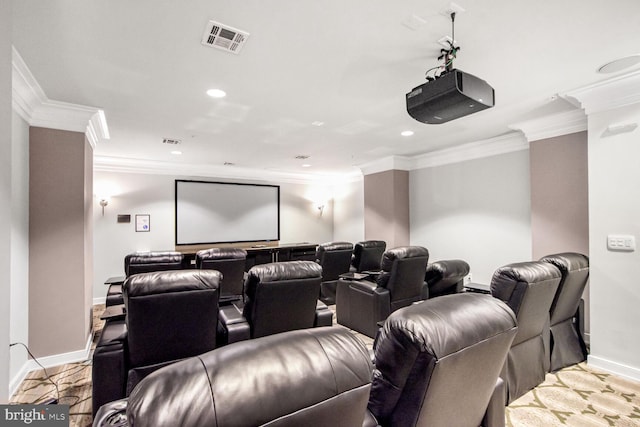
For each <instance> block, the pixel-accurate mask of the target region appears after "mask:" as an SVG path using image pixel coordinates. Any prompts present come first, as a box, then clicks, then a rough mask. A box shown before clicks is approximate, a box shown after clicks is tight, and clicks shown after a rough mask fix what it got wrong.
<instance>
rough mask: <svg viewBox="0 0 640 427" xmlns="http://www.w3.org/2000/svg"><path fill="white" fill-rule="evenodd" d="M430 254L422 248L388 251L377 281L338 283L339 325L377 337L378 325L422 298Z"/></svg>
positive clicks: (383, 258)
mask: <svg viewBox="0 0 640 427" xmlns="http://www.w3.org/2000/svg"><path fill="white" fill-rule="evenodd" d="M428 260H429V251H428V250H427V249H426V248H423V247H422V246H404V247H399V248H394V249H390V250H388V251H386V252H385V253H384V255H383V256H382V263H381V268H382V271H381V272H380V274H379V275H377V278H376V279H375V282H373V281H369V280H344V279H340V280H339V281H338V288H337V295H336V317H337V321H338V323H340V324H341V325H344V326H346V327H348V328H351V329H354V330H356V331H358V332H360V333H362V334H365V335H367V336H369V337H371V338H374V337H375V335H376V333H377V331H378V322H380V321H382V320H384V319H386V318H387V317H388V316H389V314H391V313H392V312H394V311H395V310H397V309H399V308H402V307H405V306H407V305H409V304H412V303H414V302H416V301H420V300H421V299H422V294H423V292H424V291H423V287H426V286H427V285H426V283H425V282H424V274H425V269H426V267H427V261H428Z"/></svg>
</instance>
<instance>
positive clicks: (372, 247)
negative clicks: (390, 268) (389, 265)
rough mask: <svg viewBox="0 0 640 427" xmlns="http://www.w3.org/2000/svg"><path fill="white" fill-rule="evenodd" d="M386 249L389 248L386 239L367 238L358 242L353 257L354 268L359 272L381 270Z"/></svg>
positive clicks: (352, 266)
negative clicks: (381, 262)
mask: <svg viewBox="0 0 640 427" xmlns="http://www.w3.org/2000/svg"><path fill="white" fill-rule="evenodd" d="M385 249H387V243H386V242H385V241H384V240H365V241H363V242H358V243H356V245H355V246H354V248H353V256H352V258H351V268H352V270H353V271H355V272H357V273H361V272H363V271H379V270H380V261H381V260H382V254H384V251H385Z"/></svg>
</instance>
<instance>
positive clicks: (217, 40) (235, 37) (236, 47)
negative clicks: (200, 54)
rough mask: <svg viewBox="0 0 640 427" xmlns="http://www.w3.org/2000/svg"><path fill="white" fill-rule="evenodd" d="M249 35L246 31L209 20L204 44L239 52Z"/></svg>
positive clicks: (205, 30) (203, 38)
mask: <svg viewBox="0 0 640 427" xmlns="http://www.w3.org/2000/svg"><path fill="white" fill-rule="evenodd" d="M248 37H249V33H247V32H246V31H242V30H238V29H237V28H233V27H230V26H228V25H224V24H221V23H219V22H215V21H209V22H208V23H207V26H206V27H205V29H204V34H203V35H202V44H203V45H205V46H210V47H215V48H217V49H222V50H226V51H227V52H231V53H235V54H238V53H239V52H240V50H241V49H242V47H243V46H244V43H245V42H246V41H247V38H248Z"/></svg>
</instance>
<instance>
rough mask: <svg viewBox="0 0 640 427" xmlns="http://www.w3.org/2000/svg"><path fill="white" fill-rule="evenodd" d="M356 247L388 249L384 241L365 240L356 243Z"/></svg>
mask: <svg viewBox="0 0 640 427" xmlns="http://www.w3.org/2000/svg"><path fill="white" fill-rule="evenodd" d="M356 246H361V247H362V248H365V249H369V248H381V247H386V246H387V242H385V241H384V240H364V241H362V242H358V243H356Z"/></svg>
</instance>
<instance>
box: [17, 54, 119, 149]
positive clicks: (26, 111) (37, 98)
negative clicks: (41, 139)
mask: <svg viewBox="0 0 640 427" xmlns="http://www.w3.org/2000/svg"><path fill="white" fill-rule="evenodd" d="M11 48H12V57H11V65H12V76H11V85H12V89H11V93H12V100H11V101H12V107H13V110H14V111H15V112H16V113H17V114H18V115H19V116H20V117H22V118H23V119H24V121H26V122H27V123H28V124H29V126H37V127H44V128H50V129H59V130H66V131H72V132H82V133H85V134H86V135H87V139H88V141H89V143H90V144H91V145H92V147H94V148H95V145H96V143H97V142H98V141H101V140H105V139H109V130H108V127H107V121H106V118H105V116H104V111H102V110H101V109H99V108H95V107H87V106H84V105H77V104H71V103H68V102H60V101H53V100H50V99H49V98H47V95H46V94H45V93H44V91H43V90H42V87H40V84H38V81H37V80H36V79H35V77H34V76H33V74H32V73H31V70H29V67H27V64H26V63H25V62H24V60H23V59H22V57H21V56H20V54H19V53H18V51H17V50H16V48H15V47H13V46H12V47H11Z"/></svg>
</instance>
